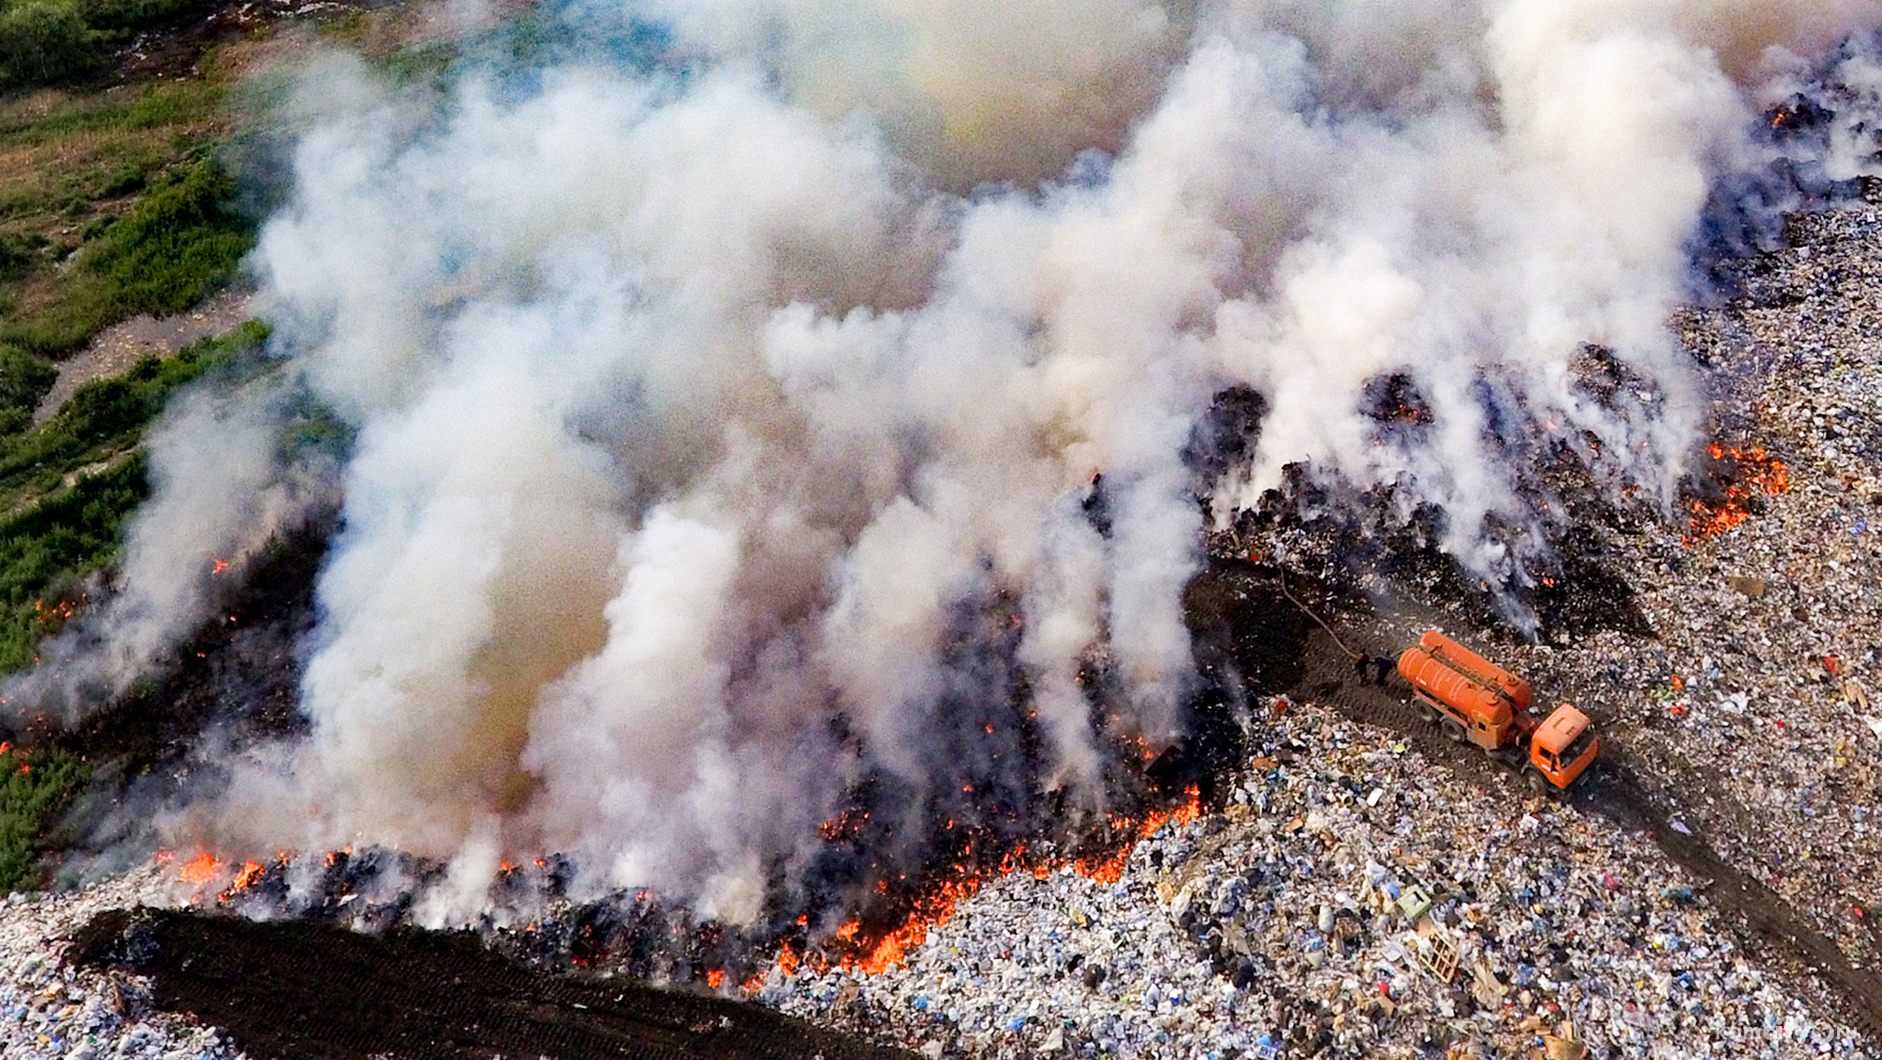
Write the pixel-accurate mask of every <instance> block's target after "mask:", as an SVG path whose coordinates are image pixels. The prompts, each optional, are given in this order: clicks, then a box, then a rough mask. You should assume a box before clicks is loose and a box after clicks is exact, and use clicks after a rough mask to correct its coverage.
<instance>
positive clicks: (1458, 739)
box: [1444, 718, 1464, 743]
mask: <svg viewBox="0 0 1882 1060" xmlns="http://www.w3.org/2000/svg"><path fill="white" fill-rule="evenodd" d="M1444 738H1445V739H1447V740H1449V741H1451V742H1452V743H1463V742H1464V727H1463V726H1462V725H1459V724H1458V723H1456V722H1454V721H1452V720H1451V719H1449V718H1446V719H1444Z"/></svg>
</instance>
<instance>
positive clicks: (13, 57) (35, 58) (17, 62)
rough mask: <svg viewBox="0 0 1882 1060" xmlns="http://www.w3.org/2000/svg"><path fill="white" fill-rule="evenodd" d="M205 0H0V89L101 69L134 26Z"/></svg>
mask: <svg viewBox="0 0 1882 1060" xmlns="http://www.w3.org/2000/svg"><path fill="white" fill-rule="evenodd" d="M208 7H209V4H208V3H206V2H204V0H0V91H5V90H9V89H12V90H17V89H22V88H38V87H42V86H45V85H61V84H68V83H71V82H74V81H80V80H84V79H86V78H90V77H95V76H96V75H98V74H100V73H102V72H104V69H105V67H106V65H107V62H108V60H109V58H110V53H111V49H112V48H113V47H114V46H116V45H118V44H122V43H124V42H125V41H127V40H129V39H130V38H131V35H132V34H133V33H135V32H136V31H137V30H140V29H144V28H147V27H151V26H156V25H161V24H162V23H165V22H170V21H174V20H175V19H177V18H179V17H181V16H183V15H187V14H190V13H192V12H195V11H201V10H206V9H207V8H208Z"/></svg>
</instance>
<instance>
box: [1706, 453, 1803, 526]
mask: <svg viewBox="0 0 1882 1060" xmlns="http://www.w3.org/2000/svg"><path fill="white" fill-rule="evenodd" d="M1706 452H1707V453H1709V454H1710V455H1711V457H1712V459H1714V460H1720V461H1723V460H1728V459H1729V460H1730V461H1731V462H1732V463H1733V464H1734V465H1735V466H1736V467H1737V469H1738V473H1739V475H1740V476H1742V477H1743V478H1744V479H1745V481H1746V482H1748V483H1749V484H1750V486H1751V487H1755V490H1756V491H1762V492H1763V493H1765V494H1767V495H1769V496H1773V497H1775V496H1777V495H1778V494H1780V493H1783V492H1784V491H1785V490H1787V489H1790V485H1791V474H1790V467H1789V466H1788V465H1786V464H1785V463H1784V462H1783V461H1782V460H1778V459H1775V458H1773V457H1770V456H1768V455H1767V454H1766V453H1765V451H1764V448H1763V447H1762V446H1752V447H1751V448H1750V449H1728V448H1726V447H1725V446H1722V445H1720V444H1718V443H1717V442H1714V443H1713V444H1712V445H1711V446H1710V447H1709V448H1707V450H1706ZM1753 493H1754V489H1752V488H1747V487H1746V486H1739V485H1728V486H1727V487H1726V488H1725V500H1724V502H1722V503H1721V504H1719V505H1718V506H1717V507H1716V508H1714V507H1711V506H1708V505H1707V504H1706V503H1705V502H1704V501H1697V500H1696V501H1693V502H1692V514H1691V523H1692V533H1691V534H1689V535H1688V536H1687V537H1686V543H1687V544H1689V545H1690V544H1692V543H1693V542H1694V541H1697V540H1698V539H1700V538H1702V537H1712V536H1714V535H1717V534H1722V533H1724V532H1725V531H1727V530H1730V529H1732V528H1733V527H1735V526H1737V525H1738V524H1739V523H1742V522H1744V521H1745V519H1746V518H1747V517H1749V516H1750V515H1751V508H1750V499H1751V497H1752V495H1753Z"/></svg>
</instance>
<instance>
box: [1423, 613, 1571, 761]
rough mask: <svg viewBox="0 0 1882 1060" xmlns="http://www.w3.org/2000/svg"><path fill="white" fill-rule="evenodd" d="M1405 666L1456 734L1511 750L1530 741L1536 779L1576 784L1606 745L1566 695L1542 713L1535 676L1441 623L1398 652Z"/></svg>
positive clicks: (1427, 713) (1432, 717)
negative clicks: (1540, 716) (1456, 636)
mask: <svg viewBox="0 0 1882 1060" xmlns="http://www.w3.org/2000/svg"><path fill="white" fill-rule="evenodd" d="M1398 672H1399V675H1400V676H1402V677H1404V678H1405V680H1406V681H1408V682H1409V683H1410V684H1411V687H1412V697H1413V699H1414V700H1415V701H1416V703H1417V705H1418V709H1419V712H1420V713H1422V714H1423V715H1424V717H1425V720H1426V721H1430V722H1437V723H1439V724H1442V725H1443V726H1444V735H1446V736H1448V737H1450V738H1451V739H1452V740H1455V741H1457V742H1458V743H1462V742H1464V741H1465V740H1469V741H1470V742H1471V743H1474V744H1476V745H1477V746H1478V747H1481V748H1483V749H1484V751H1485V752H1487V753H1489V754H1491V755H1495V756H1498V757H1504V758H1514V757H1516V756H1517V755H1520V754H1521V752H1522V750H1523V748H1524V746H1525V745H1526V746H1527V747H1528V751H1529V753H1528V758H1527V760H1525V761H1523V762H1522V768H1523V772H1524V773H1525V774H1527V775H1528V778H1529V782H1530V785H1531V786H1532V787H1536V788H1538V789H1540V788H1542V787H1543V785H1544V783H1545V782H1546V783H1547V784H1552V785H1554V786H1555V787H1557V788H1566V787H1568V786H1569V784H1571V783H1573V782H1574V780H1575V778H1576V777H1578V776H1580V775H1581V773H1582V771H1583V770H1585V769H1587V768H1588V763H1590V762H1592V761H1594V757H1595V754H1596V753H1597V752H1598V751H1600V750H1601V740H1600V739H1599V738H1598V737H1596V736H1595V734H1594V727H1593V726H1592V725H1590V724H1589V723H1588V715H1586V714H1583V713H1582V712H1581V711H1579V710H1576V709H1575V708H1574V707H1571V706H1569V705H1568V704H1567V703H1564V704H1562V705H1561V706H1559V707H1556V708H1555V711H1554V713H1552V714H1550V715H1549V716H1548V718H1547V719H1544V720H1541V721H1538V720H1537V719H1536V716H1535V715H1534V714H1531V713H1530V712H1529V682H1527V681H1524V680H1523V679H1522V678H1520V677H1517V676H1516V675H1515V674H1512V673H1510V672H1509V671H1507V670H1505V669H1503V668H1502V667H1500V666H1497V665H1496V664H1495V663H1492V662H1490V661H1489V660H1488V659H1485V658H1484V657H1483V656H1481V655H1478V654H1477V653H1476V652H1473V651H1471V650H1470V649H1469V648H1466V647H1464V646H1463V645H1462V644H1459V643H1457V642H1456V641H1454V640H1452V639H1451V638H1449V637H1447V636H1445V635H1444V634H1442V633H1439V632H1438V631H1437V630H1435V629H1434V630H1431V631H1430V632H1428V633H1426V634H1425V635H1424V636H1423V637H1420V638H1419V640H1418V643H1417V644H1416V645H1413V646H1412V647H1410V648H1406V649H1405V651H1404V653H1403V654H1401V655H1400V656H1399V657H1398Z"/></svg>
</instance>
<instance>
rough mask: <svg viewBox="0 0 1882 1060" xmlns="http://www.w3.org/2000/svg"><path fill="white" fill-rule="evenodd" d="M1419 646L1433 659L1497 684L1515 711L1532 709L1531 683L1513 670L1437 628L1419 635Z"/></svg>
mask: <svg viewBox="0 0 1882 1060" xmlns="http://www.w3.org/2000/svg"><path fill="white" fill-rule="evenodd" d="M1418 646H1419V647H1420V648H1423V649H1424V650H1425V651H1426V652H1428V653H1430V654H1431V656H1432V657H1433V658H1436V659H1437V660H1438V661H1439V662H1442V663H1444V664H1446V665H1448V666H1450V667H1451V668H1452V669H1454V670H1460V671H1462V672H1464V673H1465V674H1467V675H1469V676H1471V677H1474V678H1476V679H1477V680H1479V681H1481V682H1483V683H1484V684H1486V685H1494V686H1495V687H1497V688H1499V689H1501V690H1502V692H1503V694H1504V695H1506V696H1508V697H1509V701H1510V707H1511V709H1513V710H1518V711H1524V710H1528V709H1529V697H1530V691H1529V682H1527V681H1525V680H1523V679H1522V678H1520V677H1517V676H1516V675H1515V674H1513V673H1510V672H1509V671H1508V670H1505V669H1503V668H1502V667H1500V666H1498V665H1497V664H1495V663H1493V662H1491V661H1490V660H1488V659H1486V658H1484V657H1483V656H1481V655H1478V654H1477V653H1476V652H1474V651H1471V650H1470V649H1469V648H1466V647H1464V646H1463V645H1462V644H1459V643H1457V642H1456V641H1454V640H1452V639H1451V638H1449V637H1447V636H1445V635H1444V634H1442V633H1439V632H1438V631H1437V630H1435V629H1433V630H1427V631H1426V633H1425V635H1424V636H1422V637H1420V638H1418Z"/></svg>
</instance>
